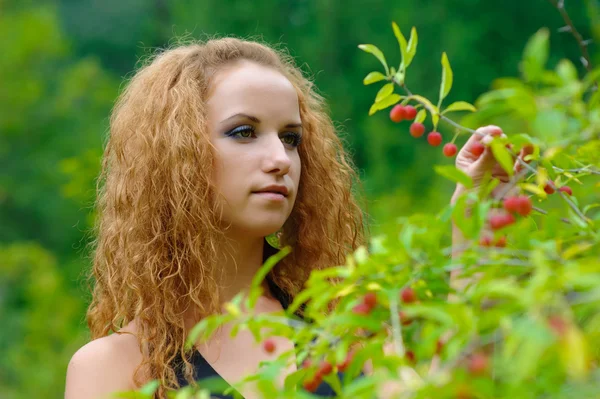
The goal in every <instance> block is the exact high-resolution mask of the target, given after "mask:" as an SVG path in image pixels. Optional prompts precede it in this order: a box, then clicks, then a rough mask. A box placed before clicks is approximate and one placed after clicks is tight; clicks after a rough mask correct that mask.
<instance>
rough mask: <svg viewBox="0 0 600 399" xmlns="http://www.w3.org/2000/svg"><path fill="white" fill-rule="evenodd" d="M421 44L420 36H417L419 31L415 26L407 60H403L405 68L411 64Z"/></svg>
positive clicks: (407, 49) (407, 48)
mask: <svg viewBox="0 0 600 399" xmlns="http://www.w3.org/2000/svg"><path fill="white" fill-rule="evenodd" d="M418 43H419V36H418V35H417V29H416V28H415V27H414V26H413V27H412V29H411V30H410V39H409V40H408V45H407V47H406V59H404V58H403V61H404V68H408V66H409V65H410V64H411V62H412V60H413V58H414V57H415V54H416V53H417V44H418Z"/></svg>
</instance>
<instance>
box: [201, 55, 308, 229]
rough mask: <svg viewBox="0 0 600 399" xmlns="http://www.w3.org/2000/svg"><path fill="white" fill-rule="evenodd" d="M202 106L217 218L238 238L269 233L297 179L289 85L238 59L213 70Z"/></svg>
mask: <svg viewBox="0 0 600 399" xmlns="http://www.w3.org/2000/svg"><path fill="white" fill-rule="evenodd" d="M207 107H208V124H209V132H210V137H211V142H212V144H213V145H214V147H215V149H216V165H215V175H214V176H213V177H214V181H215V184H216V186H217V188H218V190H219V192H220V193H221V200H222V201H223V204H222V205H223V215H222V221H223V222H224V223H225V224H226V225H230V226H231V227H230V232H231V233H233V234H235V235H237V236H239V237H246V238H249V237H258V236H261V237H264V236H266V235H269V234H271V233H274V232H275V231H277V230H278V229H279V228H281V226H283V224H284V223H285V221H286V220H287V218H288V216H289V215H290V213H291V212H292V208H293V206H294V202H295V199H296V193H297V192H298V184H299V183H300V167H301V165H300V157H299V155H298V148H297V146H298V145H299V142H300V139H301V136H302V126H301V122H302V121H301V119H300V109H299V104H298V96H297V94H296V90H295V89H294V86H293V85H292V84H291V83H290V81H289V80H288V79H287V78H286V77H285V76H283V75H282V74H281V73H279V72H277V71H276V70H274V69H272V68H268V67H264V66H261V65H258V64H255V63H252V62H248V61H242V62H239V63H236V64H233V65H231V66H228V67H226V68H224V69H222V70H221V71H219V72H218V73H217V74H215V75H214V77H213V80H212V82H211V87H210V89H209V97H208V100H207ZM269 186H271V187H270V188H269ZM263 191H270V192H271V193H267V192H263ZM277 191H286V193H285V194H284V195H280V194H274V193H273V192H277Z"/></svg>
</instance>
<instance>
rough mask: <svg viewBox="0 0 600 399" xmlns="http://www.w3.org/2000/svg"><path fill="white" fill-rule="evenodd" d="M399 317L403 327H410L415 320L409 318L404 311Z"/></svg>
mask: <svg viewBox="0 0 600 399" xmlns="http://www.w3.org/2000/svg"><path fill="white" fill-rule="evenodd" d="M398 317H400V322H401V323H402V325H403V326H409V325H411V324H412V322H413V320H412V319H411V318H410V317H408V316H407V315H406V313H404V312H403V311H400V312H398Z"/></svg>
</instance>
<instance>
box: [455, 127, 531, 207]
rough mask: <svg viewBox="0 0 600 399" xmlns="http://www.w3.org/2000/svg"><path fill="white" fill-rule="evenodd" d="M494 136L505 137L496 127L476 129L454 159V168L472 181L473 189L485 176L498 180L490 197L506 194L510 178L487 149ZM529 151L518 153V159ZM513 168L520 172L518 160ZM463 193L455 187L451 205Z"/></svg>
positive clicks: (527, 149) (464, 190)
mask: <svg viewBox="0 0 600 399" xmlns="http://www.w3.org/2000/svg"><path fill="white" fill-rule="evenodd" d="M496 136H500V137H506V136H505V134H504V133H503V132H502V129H500V128H499V127H498V126H494V125H489V126H485V127H480V128H479V129H477V130H476V133H475V134H473V135H471V137H470V138H469V140H467V142H466V143H465V145H464V146H463V147H462V148H461V150H460V152H459V153H458V155H457V157H456V167H457V168H458V169H460V170H461V171H463V172H464V173H466V174H467V175H468V176H469V177H470V178H471V179H472V180H473V188H474V189H477V188H478V187H479V186H480V185H481V182H482V181H483V178H484V177H485V176H486V174H490V175H491V177H492V178H495V179H498V180H499V181H500V183H499V184H498V186H496V188H495V189H494V190H493V192H492V195H496V196H497V195H498V194H502V193H506V190H507V189H506V185H507V184H508V182H509V178H510V177H509V175H508V173H506V171H505V170H504V169H503V168H502V166H500V163H499V162H498V161H497V160H496V158H495V157H494V154H493V153H492V149H491V148H490V147H489V143H490V142H491V141H492V140H493V138H494V137H496ZM482 146H483V147H482ZM531 150H532V149H531V147H527V146H526V147H525V148H523V149H522V150H521V152H520V153H519V158H521V159H522V158H523V157H525V156H526V155H528V154H531ZM481 151H483V152H481ZM513 168H514V171H515V173H517V172H518V171H520V170H521V168H522V167H521V165H520V164H519V161H518V160H515V163H514V167H513ZM464 192H466V188H465V187H464V186H462V185H460V184H459V185H457V187H456V190H455V192H454V195H453V196H452V204H454V203H455V202H456V199H457V198H458V197H459V196H460V195H461V194H463V193H464ZM513 192H514V190H513ZM496 198H497V197H496Z"/></svg>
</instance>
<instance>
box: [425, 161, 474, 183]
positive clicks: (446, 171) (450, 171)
mask: <svg viewBox="0 0 600 399" xmlns="http://www.w3.org/2000/svg"><path fill="white" fill-rule="evenodd" d="M434 169H435V172H436V173H437V174H438V175H441V176H444V177H446V178H448V179H450V180H452V181H453V182H456V183H460V184H462V185H463V186H465V187H466V188H472V187H473V180H472V179H471V177H470V176H469V175H467V174H466V173H465V172H463V171H462V170H460V169H458V168H456V166H454V165H444V166H441V165H436V166H434Z"/></svg>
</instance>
